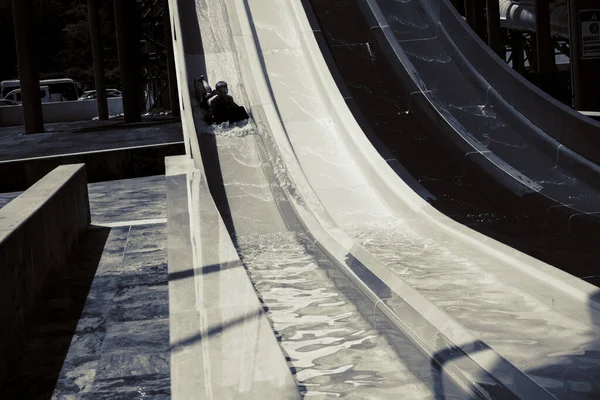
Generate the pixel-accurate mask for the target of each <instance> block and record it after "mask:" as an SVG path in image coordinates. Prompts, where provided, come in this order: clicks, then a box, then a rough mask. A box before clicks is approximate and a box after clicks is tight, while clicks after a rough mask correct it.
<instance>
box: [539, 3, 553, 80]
mask: <svg viewBox="0 0 600 400" xmlns="http://www.w3.org/2000/svg"><path fill="white" fill-rule="evenodd" d="M535 36H536V47H537V66H538V71H539V72H542V73H545V72H549V71H552V70H553V69H554V67H555V66H556V63H555V61H554V48H553V47H552V41H551V40H550V3H549V1H548V0H536V2H535Z"/></svg>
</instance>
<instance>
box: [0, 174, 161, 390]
mask: <svg viewBox="0 0 600 400" xmlns="http://www.w3.org/2000/svg"><path fill="white" fill-rule="evenodd" d="M89 193H90V207H91V212H92V223H93V224H94V225H95V227H93V228H92V229H90V230H89V231H88V232H87V234H86V235H85V237H84V238H82V241H81V244H80V246H78V248H77V250H76V251H75V253H74V255H73V258H72V262H71V265H70V268H69V270H68V271H67V272H65V273H61V275H60V276H56V277H54V278H52V279H53V280H54V281H53V282H52V283H53V284H52V285H49V287H51V289H50V290H49V291H48V293H45V295H44V299H43V300H44V301H42V302H41V303H42V304H43V306H42V307H41V308H40V310H38V312H37V314H38V317H37V318H36V325H35V326H34V327H33V329H32V333H31V334H30V335H29V336H28V337H27V345H26V347H27V348H26V351H25V355H24V357H23V358H22V362H21V363H20V365H19V366H18V368H16V369H15V372H16V373H15V376H14V377H13V378H12V379H11V380H10V384H9V385H8V388H7V389H6V390H7V391H6V392H4V393H1V394H0V397H1V398H7V399H8V398H10V399H48V398H50V397H52V398H53V399H57V400H59V399H60V400H67V399H68V400H71V399H86V400H88V399H94V400H96V399H137V398H144V399H147V398H150V399H167V398H170V366H169V355H170V352H169V310H168V286H167V283H168V273H167V245H166V240H167V239H166V223H165V222H164V219H165V218H166V186H165V178H164V176H158V177H148V178H139V179H131V180H123V181H114V182H104V183H97V184H91V185H90V186H89ZM15 196H16V194H9V195H2V196H0V206H2V205H3V204H5V203H6V202H8V201H10V199H12V198H13V197H15ZM86 299H87V300H86ZM63 361H64V363H63ZM52 393H53V394H52Z"/></svg>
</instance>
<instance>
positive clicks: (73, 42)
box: [0, 0, 120, 88]
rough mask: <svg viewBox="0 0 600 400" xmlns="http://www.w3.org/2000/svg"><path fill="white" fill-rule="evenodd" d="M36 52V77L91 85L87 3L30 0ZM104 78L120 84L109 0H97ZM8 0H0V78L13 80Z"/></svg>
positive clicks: (14, 69)
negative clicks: (32, 5) (63, 79)
mask: <svg viewBox="0 0 600 400" xmlns="http://www.w3.org/2000/svg"><path fill="white" fill-rule="evenodd" d="M33 3H34V10H33V12H34V18H35V20H34V21H32V23H34V24H35V26H36V34H37V40H38V49H39V55H40V77H41V79H49V78H71V79H73V80H75V81H78V82H81V83H82V84H83V85H84V87H86V88H93V85H94V67H93V63H92V51H91V46H90V30H89V25H88V20H87V5H86V4H85V2H82V1H81V0H34V2H33ZM98 8H99V11H100V23H101V24H102V43H103V45H104V66H105V71H104V74H105V77H106V82H107V85H108V87H116V88H118V87H119V86H120V84H119V61H118V57H117V49H116V36H115V22H114V11H113V0H98ZM13 29H14V28H13V22H12V6H11V0H0V80H5V79H17V78H18V65H17V64H18V63H17V54H16V49H15V39H14V30H13Z"/></svg>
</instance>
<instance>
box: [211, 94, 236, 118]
mask: <svg viewBox="0 0 600 400" xmlns="http://www.w3.org/2000/svg"><path fill="white" fill-rule="evenodd" d="M234 107H237V104H235V102H234V101H233V97H231V96H230V95H225V96H220V95H219V96H217V97H215V98H214V99H213V100H212V101H211V102H210V113H211V114H212V118H213V123H215V124H220V123H222V122H225V121H228V120H229V113H230V111H231V109H232V108H234Z"/></svg>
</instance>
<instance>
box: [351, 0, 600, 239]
mask: <svg viewBox="0 0 600 400" xmlns="http://www.w3.org/2000/svg"><path fill="white" fill-rule="evenodd" d="M356 1H357V3H358V5H359V6H360V9H361V11H362V13H363V15H364V18H365V20H366V21H367V23H368V24H369V26H370V28H371V34H372V35H373V37H374V39H375V41H376V42H377V43H378V45H379V46H380V47H381V50H382V51H383V53H384V57H385V58H386V59H387V62H388V63H389V65H390V66H391V67H392V69H393V70H394V71H395V73H396V74H397V76H398V78H399V80H400V81H401V82H403V83H404V84H405V85H409V87H410V89H407V90H408V92H410V91H413V93H411V94H410V101H411V110H418V112H419V113H422V114H423V115H422V116H421V117H422V118H424V119H426V120H427V121H429V122H430V123H432V124H435V129H439V130H440V131H441V132H444V133H445V134H444V135H442V136H443V139H444V140H447V141H449V142H450V143H448V145H449V146H450V147H451V148H454V149H456V150H457V152H456V153H457V155H456V156H457V157H460V158H461V159H462V160H463V163H464V167H465V171H469V173H470V172H474V174H475V175H476V176H485V179H486V181H489V180H490V179H491V180H492V181H494V187H496V188H498V189H501V190H506V191H509V192H511V193H512V195H517V196H520V197H528V198H529V199H527V202H524V203H523V204H525V205H528V206H530V207H532V208H534V209H535V210H546V213H547V214H548V215H550V217H552V218H555V219H556V220H557V221H559V222H561V223H564V227H565V228H564V229H565V230H568V231H569V232H579V231H580V230H581V231H584V232H585V231H586V230H588V229H589V227H590V226H595V225H596V224H598V223H599V222H600V220H599V217H600V215H599V214H598V212H597V211H598V210H597V207H598V204H599V203H598V201H597V200H598V199H596V200H595V201H594V202H592V203H591V204H587V203H583V202H582V201H579V203H577V204H565V203H564V202H563V201H560V200H558V199H555V198H553V197H551V196H554V195H555V194H556V193H554V192H552V191H548V190H547V189H548V188H546V187H544V186H543V185H540V184H538V182H536V181H535V180H533V179H530V178H528V177H527V176H526V175H525V174H524V173H522V172H520V171H518V170H516V169H515V168H513V167H512V166H511V165H510V164H509V163H507V162H506V161H504V160H503V159H501V158H500V157H498V156H497V155H496V154H494V153H493V152H491V151H490V150H489V149H487V148H486V147H485V146H483V145H482V144H481V143H480V142H478V141H477V140H474V139H473V138H471V137H470V135H469V133H468V132H463V131H462V130H460V129H459V128H458V127H457V126H455V121H453V116H452V115H450V114H449V113H448V112H446V110H442V109H439V108H438V105H436V103H435V99H432V98H430V96H431V94H429V93H427V92H428V91H426V90H425V91H421V90H419V87H422V86H423V85H424V83H423V82H421V81H420V77H419V73H418V71H417V70H415V67H414V66H413V65H412V63H411V62H410V60H409V59H408V57H407V55H406V54H405V53H404V51H403V49H402V46H401V44H400V43H399V42H398V39H397V38H396V36H395V34H394V32H393V30H392V28H391V27H390V26H389V25H388V22H387V19H386V18H385V16H384V15H383V12H382V11H381V9H380V6H379V4H378V3H377V1H374V0H356ZM424 1H425V2H424V3H423V2H420V3H419V4H420V5H421V6H423V7H422V8H425V9H427V8H428V7H429V4H428V3H427V2H426V0H424ZM429 12H430V13H432V11H431V10H430V11H429ZM429 17H431V16H429ZM429 17H428V18H429ZM431 18H434V19H435V18H437V17H436V16H434V17H431ZM436 23H437V22H436ZM438 25H439V26H437V29H438V32H437V35H436V38H438V37H439V39H440V40H442V41H444V42H445V45H448V43H447V42H448V41H450V40H449V39H447V38H445V37H444V35H443V32H444V29H445V28H444V27H443V26H441V24H439V23H438ZM450 42H451V41H450ZM459 53H460V52H459ZM459 58H460V57H459ZM463 64H464V65H462V64H461V66H462V67H465V68H467V69H470V70H471V72H473V71H474V72H473V74H470V75H469V77H470V78H471V79H473V78H474V84H475V86H478V87H484V88H487V89H488V91H487V94H488V96H487V97H488V100H489V101H491V102H493V103H494V105H495V106H497V107H498V108H500V109H504V110H505V111H507V113H505V114H506V117H507V118H510V120H511V121H512V122H513V123H517V126H518V127H519V128H520V129H522V130H523V129H524V130H525V133H526V134H524V135H523V138H527V139H528V140H531V141H532V143H535V144H536V145H537V146H539V148H540V149H545V150H546V155H547V157H548V161H551V160H555V159H557V158H560V157H559V156H561V155H562V156H561V157H563V158H564V157H565V156H567V155H568V156H569V157H571V158H570V160H569V162H568V163H567V164H568V166H567V167H565V168H566V169H568V170H570V171H574V170H575V171H577V172H578V173H580V174H582V175H581V176H585V177H587V178H589V177H594V178H593V179H591V180H589V182H590V184H588V182H587V181H586V180H582V179H579V180H576V185H579V186H577V187H578V188H579V189H580V190H581V191H582V193H585V195H586V196H588V197H590V196H591V198H594V199H595V197H594V194H595V193H597V192H598V185H599V184H600V180H598V175H597V168H594V167H593V166H592V165H591V163H589V162H587V163H586V162H585V161H584V160H583V159H582V158H581V157H579V159H578V160H579V161H576V160H574V159H573V158H572V157H573V156H574V155H573V154H574V153H572V152H570V151H569V150H568V149H566V148H565V147H564V146H561V145H558V147H556V148H553V149H552V150H549V147H552V146H554V145H555V144H556V141H554V139H552V138H550V137H549V136H548V135H545V134H544V133H543V132H541V131H539V129H537V128H535V127H534V126H533V124H531V122H530V121H528V120H527V121H526V119H525V118H523V116H522V115H520V114H518V112H517V111H516V110H515V109H514V108H512V106H510V105H508V104H506V101H505V100H504V99H502V98H501V96H499V95H497V94H496V92H495V89H494V88H492V87H491V86H489V84H487V82H484V80H483V78H482V77H481V76H480V75H479V74H478V73H477V71H475V70H474V69H473V67H472V66H471V65H470V64H469V63H468V62H464V63H463ZM482 85H483V86H482ZM456 123H457V122H456ZM532 128H533V129H532ZM554 168H556V164H554ZM565 196H566V194H565V192H564V190H563V192H561V193H560V197H561V198H562V199H563V200H564V198H566V197H565ZM588 197H586V198H588ZM596 197H597V196H596ZM580 228H582V229H580Z"/></svg>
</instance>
